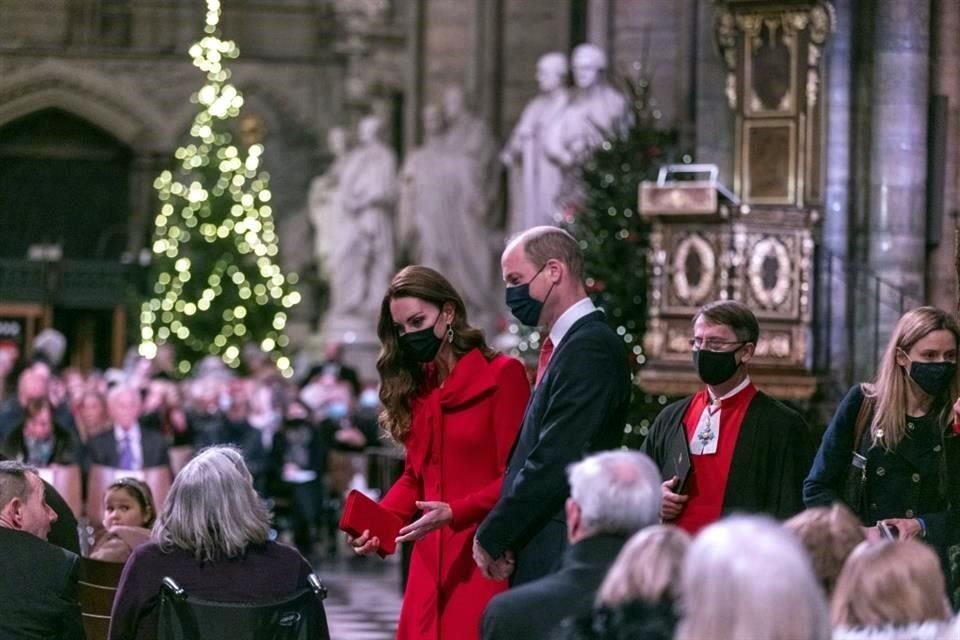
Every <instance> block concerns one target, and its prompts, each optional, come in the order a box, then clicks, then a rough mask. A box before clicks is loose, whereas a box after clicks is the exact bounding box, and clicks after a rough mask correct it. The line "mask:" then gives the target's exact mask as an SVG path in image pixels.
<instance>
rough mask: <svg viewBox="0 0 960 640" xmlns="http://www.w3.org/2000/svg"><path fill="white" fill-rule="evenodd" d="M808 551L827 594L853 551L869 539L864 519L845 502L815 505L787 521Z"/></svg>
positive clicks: (790, 528)
mask: <svg viewBox="0 0 960 640" xmlns="http://www.w3.org/2000/svg"><path fill="white" fill-rule="evenodd" d="M783 526H784V527H786V529H787V531H790V532H792V533H793V534H794V535H795V536H797V538H798V539H799V540H800V543H801V544H802V545H803V546H804V548H805V549H806V550H807V553H808V554H809V555H810V559H811V561H812V562H813V572H814V574H816V576H817V580H819V581H820V586H822V587H823V591H824V593H826V594H827V597H829V596H830V594H832V593H833V588H834V587H835V586H836V584H837V576H839V575H840V569H842V568H843V563H844V562H845V561H846V559H847V557H848V556H849V555H850V552H852V551H853V550H854V548H855V547H856V546H857V545H858V544H860V543H861V542H863V541H864V540H865V536H864V532H863V528H862V527H861V526H860V521H859V520H857V517H856V516H855V515H853V513H851V512H850V510H849V509H847V508H846V507H845V506H843V505H842V504H835V505H833V506H831V507H814V508H812V509H807V510H806V511H802V512H800V513H798V514H797V515H795V516H793V517H792V518H790V519H789V520H787V521H786V522H785V523H784V525H783Z"/></svg>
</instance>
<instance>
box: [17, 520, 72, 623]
mask: <svg viewBox="0 0 960 640" xmlns="http://www.w3.org/2000/svg"><path fill="white" fill-rule="evenodd" d="M79 570H80V559H79V558H78V557H77V556H76V555H75V554H73V553H70V552H69V551H65V550H64V549H61V548H60V547H56V546H54V545H52V544H49V543H48V542H45V541H44V540H41V539H40V538H37V537H36V536H33V535H31V534H29V533H25V532H23V531H15V530H13V529H6V528H3V527H0V576H2V579H0V638H11V639H12V638H17V640H34V639H35V640H48V639H50V638H57V639H60V640H75V639H79V640H82V639H83V638H84V632H83V621H82V619H81V617H80V606H79V605H78V604H77V597H76V592H77V577H78V574H79Z"/></svg>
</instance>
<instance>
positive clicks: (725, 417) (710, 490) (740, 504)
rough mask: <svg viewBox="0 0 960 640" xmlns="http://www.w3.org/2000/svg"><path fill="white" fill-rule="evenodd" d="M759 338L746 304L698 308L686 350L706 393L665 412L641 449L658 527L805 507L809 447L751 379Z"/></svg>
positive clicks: (696, 525) (782, 514)
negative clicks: (653, 468)
mask: <svg viewBox="0 0 960 640" xmlns="http://www.w3.org/2000/svg"><path fill="white" fill-rule="evenodd" d="M759 335H760V325H759V323H758V322H757V318H756V317H755V316H754V314H753V312H752V311H750V309H748V308H747V307H746V306H745V305H743V304H741V303H739V302H736V301H733V300H719V301H717V302H712V303H710V304H707V305H706V306H704V307H703V308H702V309H701V310H700V312H699V313H698V314H697V316H696V318H694V323H693V338H692V339H691V341H690V344H691V348H692V351H693V364H694V366H695V367H696V369H697V375H698V376H699V377H700V379H701V380H703V382H704V385H705V386H704V388H703V389H701V390H700V391H698V392H697V393H696V394H694V395H693V396H691V397H689V398H684V399H683V400H678V401H677V402H675V403H673V404H671V405H669V406H667V407H666V408H664V410H663V411H661V412H660V414H659V415H658V416H657V418H656V420H654V422H653V426H652V427H651V428H650V433H649V435H648V436H647V439H646V440H644V442H643V448H642V450H643V452H644V453H646V454H647V455H649V456H650V457H651V458H652V459H653V461H654V462H655V463H656V464H657V466H658V467H660V472H661V474H662V476H663V480H664V482H663V513H662V514H661V516H662V518H663V521H664V522H670V523H673V524H676V525H677V526H678V527H680V528H681V529H684V530H686V531H687V532H688V533H690V534H691V535H693V534H696V533H697V532H698V531H700V530H701V529H703V528H704V527H706V526H707V525H709V524H711V523H713V522H715V521H717V520H719V519H720V518H721V517H722V516H724V515H726V514H728V513H732V512H740V513H766V514H768V515H771V516H773V517H775V518H780V519H786V518H789V517H790V516H792V515H794V514H796V513H798V512H800V511H802V510H803V499H802V487H803V479H804V478H805V477H806V475H807V471H808V470H809V469H810V465H811V463H812V461H813V453H814V449H813V444H812V440H811V438H810V433H809V430H808V429H807V425H806V423H805V422H804V421H803V418H801V417H800V415H799V414H798V413H797V412H796V411H793V410H792V409H790V408H788V407H786V406H784V405H783V404H781V403H779V402H777V401H776V400H774V399H773V398H771V397H770V396H768V395H766V394H765V393H763V392H762V391H760V390H759V389H757V388H756V387H755V386H754V384H753V382H751V380H750V375H749V374H748V372H747V368H748V363H749V362H750V361H751V360H752V359H753V354H754V349H756V345H757V341H758V339H759Z"/></svg>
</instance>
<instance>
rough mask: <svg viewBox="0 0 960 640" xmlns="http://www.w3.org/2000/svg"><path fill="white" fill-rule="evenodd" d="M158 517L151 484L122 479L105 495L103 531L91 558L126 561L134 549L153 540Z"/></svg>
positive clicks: (108, 489) (109, 488)
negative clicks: (152, 533) (152, 534)
mask: <svg viewBox="0 0 960 640" xmlns="http://www.w3.org/2000/svg"><path fill="white" fill-rule="evenodd" d="M156 518H157V507H156V505H155V504H154V502H153V493H152V492H151V491H150V485H148V484H147V483H146V482H142V481H140V480H136V479H135V478H121V479H119V480H117V481H116V482H114V483H113V484H111V485H110V486H109V487H107V490H106V492H105V493H104V494H103V529H104V530H103V533H102V534H101V536H100V537H99V538H98V540H97V542H96V544H94V546H93V548H92V549H91V550H90V557H91V558H93V559H94V560H102V561H104V562H126V561H127V558H129V557H130V554H131V553H133V550H134V549H136V548H137V547H139V546H140V545H142V544H144V543H146V542H147V541H149V540H150V527H152V526H153V521H154V520H156Z"/></svg>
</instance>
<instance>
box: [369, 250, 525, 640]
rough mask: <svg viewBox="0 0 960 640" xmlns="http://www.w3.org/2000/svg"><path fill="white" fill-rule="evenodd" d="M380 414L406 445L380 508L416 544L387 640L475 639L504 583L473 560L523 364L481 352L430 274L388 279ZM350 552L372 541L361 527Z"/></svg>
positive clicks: (455, 304)
mask: <svg viewBox="0 0 960 640" xmlns="http://www.w3.org/2000/svg"><path fill="white" fill-rule="evenodd" d="M377 332H378V335H379V337H380V342H381V344H382V348H381V351H380V357H379V359H378V361H377V370H378V371H379V373H380V399H381V401H382V402H383V406H384V412H383V414H382V416H381V421H382V423H383V424H384V426H385V427H386V429H387V431H388V432H389V433H390V435H391V436H393V438H394V439H396V440H397V441H398V442H401V443H402V444H403V445H404V446H405V447H406V460H405V463H404V471H403V475H402V476H401V477H400V479H399V480H397V482H396V483H395V484H394V485H393V487H392V488H391V489H390V491H389V492H388V493H387V495H386V496H385V497H384V498H383V501H382V502H381V504H382V505H383V506H384V507H385V508H386V509H388V510H390V511H392V512H393V513H395V514H397V515H398V516H400V518H401V519H402V520H403V521H404V522H407V523H409V522H410V520H411V519H412V518H413V515H414V514H415V513H416V512H417V511H421V512H422V514H423V515H421V517H420V518H418V519H417V520H415V521H414V522H412V523H410V524H407V526H405V527H404V528H403V529H401V530H400V537H399V538H397V540H398V541H400V542H415V544H414V547H413V555H412V559H411V562H410V574H409V577H408V579H407V589H406V593H405V594H404V598H403V608H402V610H401V612H400V624H399V628H398V631H397V638H398V639H400V640H412V639H417V640H419V639H421V638H430V639H431V640H447V639H451V640H453V639H456V640H460V639H461V638H463V639H468V640H469V639H471V638H478V637H479V627H480V616H481V614H482V613H483V609H484V607H486V605H487V602H488V601H489V600H490V598H492V597H493V596H495V595H496V594H498V593H500V592H501V591H503V590H505V589H506V588H507V583H506V582H497V581H493V580H489V579H487V578H484V577H483V576H482V575H481V573H480V570H479V569H478V568H477V565H476V563H475V562H474V561H473V555H472V548H473V536H474V532H475V531H476V529H477V525H479V524H480V521H481V520H483V518H484V516H486V515H487V513H488V512H489V511H490V510H491V509H492V508H493V505H494V504H495V503H496V502H497V499H498V498H499V497H500V484H501V481H502V479H503V473H504V469H505V467H506V464H507V460H508V458H509V456H510V450H511V449H512V448H513V443H514V440H515V439H516V437H517V433H518V432H519V429H520V421H521V420H522V418H523V412H524V409H525V408H526V405H527V400H528V398H529V396H530V386H529V384H528V382H527V377H526V373H525V371H524V367H523V365H522V364H521V363H520V362H519V361H517V360H515V359H513V358H508V357H506V356H503V355H499V354H497V353H496V352H495V351H493V350H491V349H490V348H489V347H488V346H487V344H486V341H485V340H484V338H483V334H481V333H480V331H478V330H477V329H474V328H473V327H471V326H470V325H469V324H467V316H466V309H465V307H464V304H463V300H462V299H461V297H460V295H459V294H458V293H457V292H456V291H455V290H454V289H453V287H452V286H450V283H449V282H447V280H446V279H445V278H444V277H443V276H441V275H440V274H439V273H437V272H436V271H434V270H433V269H429V268H427V267H420V266H412V267H407V268H405V269H403V270H402V271H400V273H398V274H397V275H396V276H394V278H393V281H392V282H391V283H390V288H389V290H388V291H387V294H386V296H385V297H384V299H383V305H382V307H381V310H380V321H379V325H378V328H377ZM351 544H352V545H353V546H354V549H355V550H356V551H357V553H361V554H367V553H371V552H373V551H375V550H376V549H377V548H378V546H379V540H378V539H377V538H375V537H374V538H370V537H369V535H367V534H366V533H365V534H364V535H363V536H361V537H359V538H357V539H355V540H351Z"/></svg>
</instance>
